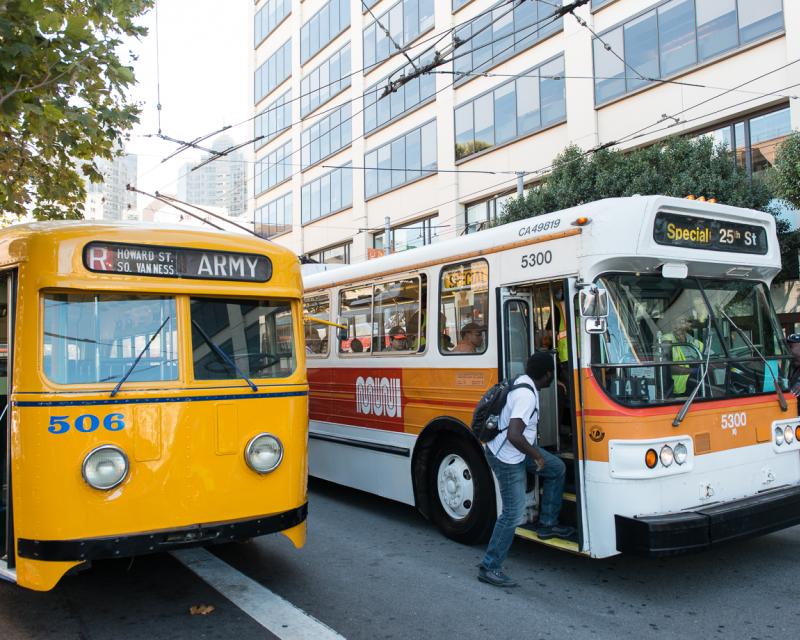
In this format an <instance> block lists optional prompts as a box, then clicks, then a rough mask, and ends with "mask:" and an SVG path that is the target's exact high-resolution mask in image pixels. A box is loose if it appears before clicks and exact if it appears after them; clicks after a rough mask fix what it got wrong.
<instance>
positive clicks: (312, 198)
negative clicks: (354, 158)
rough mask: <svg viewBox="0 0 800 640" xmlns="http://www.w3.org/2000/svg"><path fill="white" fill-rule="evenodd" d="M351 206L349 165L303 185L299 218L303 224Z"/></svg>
mask: <svg viewBox="0 0 800 640" xmlns="http://www.w3.org/2000/svg"><path fill="white" fill-rule="evenodd" d="M352 206H353V170H352V169H351V168H350V163H348V164H346V165H345V166H343V167H339V168H338V169H334V170H333V171H329V172H328V173H326V174H325V175H324V176H321V177H319V178H317V179H316V180H312V181H311V182H309V183H308V184H304V185H303V189H302V191H301V194H300V217H301V220H302V222H303V224H308V223H309V222H314V220H318V219H319V218H324V217H325V216H327V215H330V214H332V213H336V212H337V211H342V210H343V209H349V208H350V207H352Z"/></svg>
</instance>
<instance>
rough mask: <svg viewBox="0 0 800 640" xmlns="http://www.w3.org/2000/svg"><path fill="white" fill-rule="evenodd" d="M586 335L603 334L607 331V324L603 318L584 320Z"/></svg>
mask: <svg viewBox="0 0 800 640" xmlns="http://www.w3.org/2000/svg"><path fill="white" fill-rule="evenodd" d="M583 326H584V328H585V329H586V333H605V332H606V331H608V322H607V321H606V319H605V318H586V320H585V322H584V325H583Z"/></svg>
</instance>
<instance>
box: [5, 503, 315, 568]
mask: <svg viewBox="0 0 800 640" xmlns="http://www.w3.org/2000/svg"><path fill="white" fill-rule="evenodd" d="M307 514H308V503H305V504H303V505H301V506H299V507H296V508H294V509H290V510H289V511H284V512H282V513H276V514H271V515H268V516H261V517H258V518H248V519H246V520H232V521H228V522H214V523H210V524H197V525H193V526H191V527H181V528H178V529H162V530H158V531H149V532H146V533H137V534H132V535H120V536H106V537H102V538H83V539H77V540H30V539H27V538H20V539H19V540H18V541H17V555H18V556H19V557H20V558H29V559H31V560H49V561H74V560H77V561H81V560H103V559H108V558H125V557H130V556H137V555H144V554H147V553H159V552H161V551H171V550H173V549H182V548H185V547H192V546H200V545H206V544H215V543H222V542H233V541H236V540H247V539H248V538H254V537H255V536H263V535H266V534H269V533H277V532H279V531H285V530H286V529H289V528H291V527H294V526H296V525H298V524H300V523H302V522H304V521H305V519H306V515H307Z"/></svg>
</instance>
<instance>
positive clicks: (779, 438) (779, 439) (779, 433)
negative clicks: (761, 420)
mask: <svg viewBox="0 0 800 640" xmlns="http://www.w3.org/2000/svg"><path fill="white" fill-rule="evenodd" d="M775 444H777V445H778V446H779V447H780V446H781V445H782V444H783V429H781V428H780V427H775Z"/></svg>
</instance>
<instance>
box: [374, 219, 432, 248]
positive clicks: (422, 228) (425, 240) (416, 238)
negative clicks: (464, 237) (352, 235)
mask: <svg viewBox="0 0 800 640" xmlns="http://www.w3.org/2000/svg"><path fill="white" fill-rule="evenodd" d="M438 221H439V217H438V216H430V217H428V218H423V219H422V220H415V221H414V222H407V223H406V224H401V225H398V226H396V227H392V234H391V237H392V253H398V252H400V251H408V250H409V249H416V248H417V247H423V246H425V245H426V244H432V243H434V242H436V241H437V240H438V239H439V226H438V225H437V224H436V223H437V222H438ZM384 235H385V234H384V233H376V234H375V235H374V236H372V247H373V249H379V250H384V249H385V248H386V244H385V240H384Z"/></svg>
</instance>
